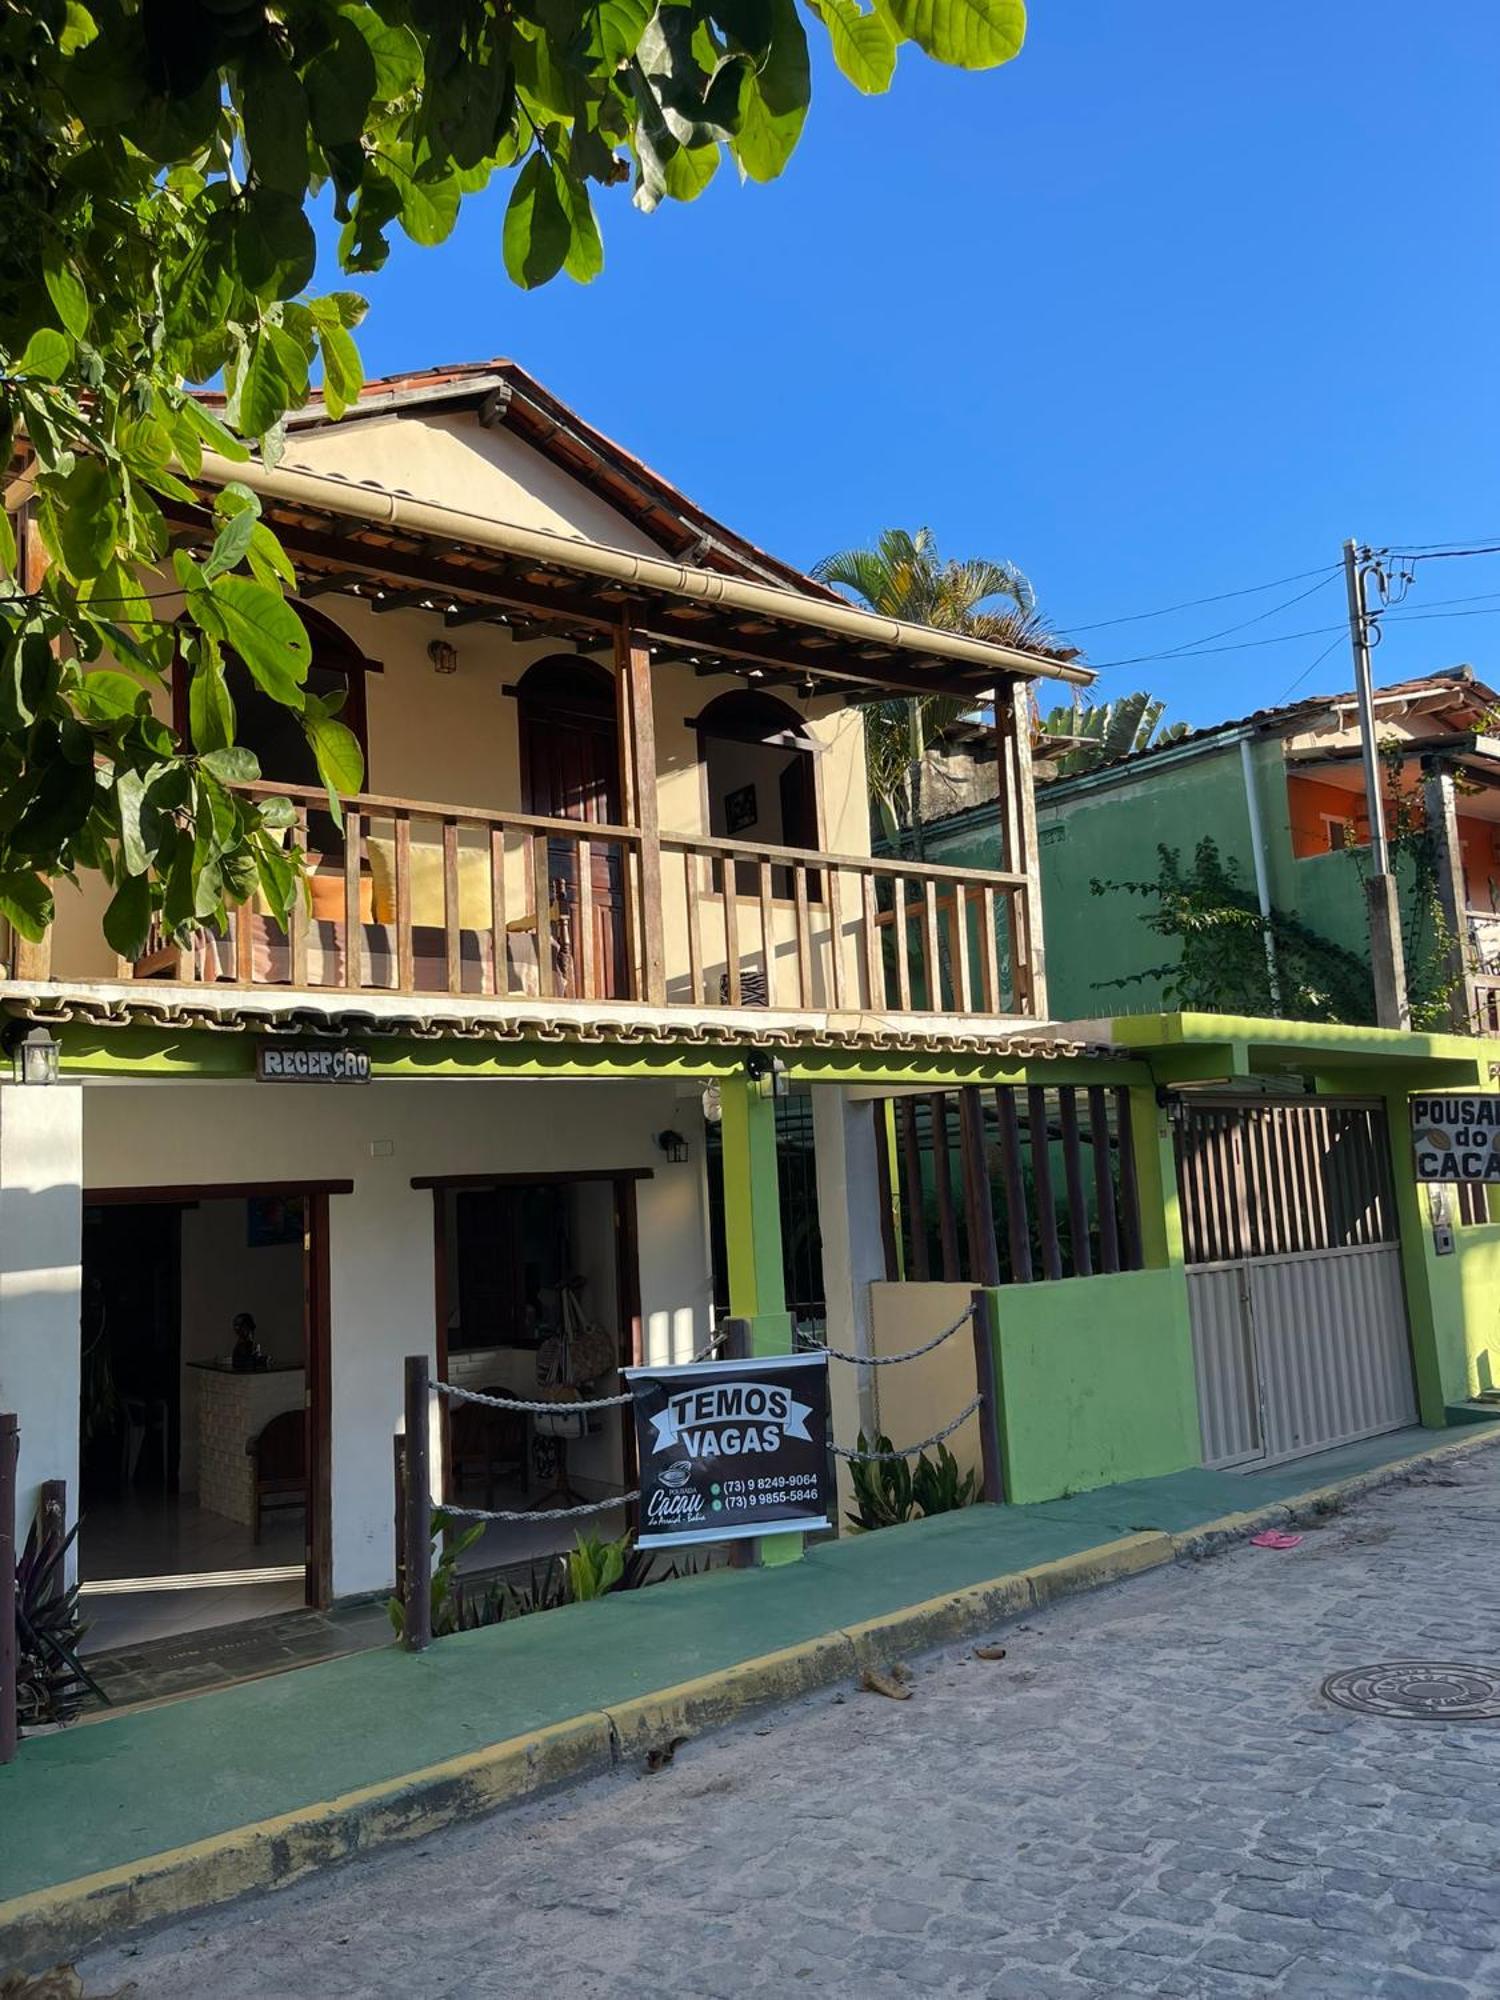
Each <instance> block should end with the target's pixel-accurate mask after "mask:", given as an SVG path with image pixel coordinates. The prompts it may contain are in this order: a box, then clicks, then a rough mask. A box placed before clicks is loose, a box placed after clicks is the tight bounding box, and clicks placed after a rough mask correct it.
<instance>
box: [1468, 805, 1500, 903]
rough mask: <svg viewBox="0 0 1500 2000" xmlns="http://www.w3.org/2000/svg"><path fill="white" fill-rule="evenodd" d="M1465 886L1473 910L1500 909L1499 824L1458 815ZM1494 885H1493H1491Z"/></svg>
mask: <svg viewBox="0 0 1500 2000" xmlns="http://www.w3.org/2000/svg"><path fill="white" fill-rule="evenodd" d="M1458 844H1459V846H1460V847H1461V848H1462V849H1463V852H1464V886H1465V890H1466V893H1467V897H1468V904H1469V908H1470V909H1471V910H1500V824H1497V823H1496V822H1495V821H1494V820H1488V819H1466V818H1465V817H1464V815H1463V814H1462V813H1460V814H1459V815H1458ZM1492 884H1493V887H1491V885H1492Z"/></svg>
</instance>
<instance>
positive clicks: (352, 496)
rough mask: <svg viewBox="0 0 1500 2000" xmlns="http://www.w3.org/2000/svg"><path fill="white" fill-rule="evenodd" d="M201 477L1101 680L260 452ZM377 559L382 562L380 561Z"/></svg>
mask: <svg viewBox="0 0 1500 2000" xmlns="http://www.w3.org/2000/svg"><path fill="white" fill-rule="evenodd" d="M202 476H203V478H205V479H207V480H210V481H211V482H212V483H213V484H214V485H216V486H227V485H228V484H229V483H230V481H231V480H235V481H237V482H238V483H239V484H240V485H242V486H248V487H249V488H250V490H251V491H252V492H253V493H257V494H259V495H260V497H261V498H262V499H264V500H270V501H273V502H276V503H278V504H280V505H282V506H290V507H311V508H317V509H320V510H322V511H323V512H325V513H330V514H342V515H344V516H345V517H346V518H348V519H351V520H357V521H368V522H371V523H372V524H375V525H377V526H380V527H384V528H395V529H405V530H406V531H407V532H408V533H411V534H414V535H434V536H437V537H438V538H440V539H441V540H444V541H448V542H461V543H467V544H469V545H470V546H472V547H474V548H477V549H482V550H487V551H490V552H492V553H494V554H495V555H501V556H510V557H520V558H522V559H523V560H526V561H530V562H544V563H559V564H561V565H562V566H564V567H565V568H567V569H571V570H576V571H578V572H579V573H581V574H583V575H586V576H592V577H597V578H598V579H599V580H600V581H601V582H608V583H615V584H624V585H626V586H630V585H634V586H636V587H637V588H639V589H642V590H658V591H664V592H666V593H667V594H668V595H670V596H673V597H683V598H687V599H689V600H691V601H695V602H697V603H701V604H721V605H723V606H724V607H725V608H726V609H727V610H730V611H740V612H744V613H745V614H746V616H748V617H752V618H777V619H784V620H786V621H787V622H788V623H790V624H795V625H807V626H810V627H812V629H813V630H815V631H818V632H829V633H834V634H837V635H839V636H841V637H846V638H849V639H851V640H858V641H859V642H860V643H862V644H864V645H867V646H891V647H900V648H903V649H905V650H907V651H911V652H920V653H925V654H927V655H928V656H929V657H931V658H934V659H941V660H953V661H955V662H957V663H958V664H960V665H962V666H966V667H984V668H986V669H987V670H988V671H989V672H991V673H995V674H1025V675H1028V676H1035V677H1037V678H1040V679H1043V680H1056V681H1067V682H1070V683H1072V684H1073V685H1075V686H1079V687H1090V686H1092V685H1093V682H1094V678H1095V676H1094V674H1093V672H1092V671H1091V670H1090V669H1089V668H1087V667H1075V666H1071V665H1068V664H1067V663H1065V662H1063V661H1059V660H1050V659H1047V658H1045V657H1044V656H1043V655H1041V654H1037V653H1023V652H1019V651H1017V650H1016V649H1015V648H1013V647H1010V646H993V645H990V644H988V643H987V642H986V641H985V640H983V639H970V638H966V637H965V636H964V635H963V634H962V633H959V632H938V631H935V630H933V628H932V627H930V626H927V625H910V624H907V623H906V622H904V621H903V620H901V619H897V618H885V617H882V616H881V615H880V614H879V613H878V612H875V611H862V610H860V609H859V607H858V606H857V605H853V604H842V603H833V602H822V601H820V600H818V599H817V598H811V597H799V596H798V595H797V594H796V592H794V591H790V590H782V589H780V588H778V587H777V586H776V585H775V584H769V583H751V582H748V581H746V580H744V579H742V578H740V577H731V576H721V575H720V574H719V573H718V572H717V571H716V570H706V569H691V568H689V567H688V566H687V565H686V564H684V563H674V562H670V561H668V560H667V559H666V558H665V557H664V556H638V555H632V554H630V553H629V552H628V551H626V550H624V549H610V548H605V547H603V546H602V545H600V544H599V543H596V542H584V541H579V540H576V539H575V538H574V537H573V536H572V535H560V534H556V533H554V532H552V531H551V530H549V529H546V528H523V527H519V526H517V525H516V524H515V523H514V522H510V521H493V520H491V519H490V518H489V517H488V516H487V515H484V514H471V513H468V512H466V511H464V510H463V509H461V508H458V507H439V506H436V505H434V504H433V503H432V502H431V501H427V500H413V499H411V498H409V497H408V496H407V495H406V494H400V493H388V492H385V491H384V490H383V489H381V488H380V487H377V486H365V485H360V484H356V483H355V482H354V481H352V480H348V479H339V478H335V477H333V476H331V475H330V474H328V473H323V472H303V471H299V470H297V469H296V468H295V467H292V466H287V465H279V466H277V467H275V468H274V469H273V468H271V467H270V466H266V465H261V464H258V463H257V462H255V461H254V460H252V461H250V462H249V463H248V464H245V465H237V464H235V462H234V460H233V459H229V458H223V457H221V456H220V455H219V454H218V453H217V452H213V451H206V452H205V453H204V454H203V470H202ZM371 554H372V558H378V551H372V552H371ZM375 566H377V567H378V561H377V562H376V565H375ZM475 589H476V591H479V592H481V593H482V591H483V583H482V580H481V579H480V578H477V577H476V579H475ZM869 677H870V679H871V680H874V681H878V680H879V669H878V667H873V666H872V667H871V668H870V671H869Z"/></svg>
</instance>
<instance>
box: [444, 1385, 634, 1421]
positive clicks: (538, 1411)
mask: <svg viewBox="0 0 1500 2000" xmlns="http://www.w3.org/2000/svg"><path fill="white" fill-rule="evenodd" d="M432 1387H433V1391H434V1393H435V1394H436V1395H439V1396H446V1397H447V1398H448V1400H449V1401H450V1402H453V1403H481V1404H483V1406H484V1408H485V1409H487V1410H524V1411H525V1412H526V1414H527V1415H528V1416H533V1417H557V1416H563V1417H571V1416H572V1415H573V1413H574V1411H575V1410H622V1409H623V1408H624V1407H625V1405H626V1404H627V1403H628V1402H630V1401H631V1400H632V1399H631V1397H630V1396H629V1395H628V1394H627V1395H624V1396H595V1397H594V1398H592V1400H591V1401H589V1402H584V1401H582V1400H579V1401H577V1402H575V1401H574V1400H573V1399H572V1398H571V1397H568V1398H567V1399H564V1398H563V1397H561V1396H555V1397H553V1399H552V1400H551V1402H538V1403H524V1402H522V1400H521V1398H520V1397H519V1396H485V1395H482V1394H481V1393H480V1391H479V1390H478V1389H460V1388H459V1387H458V1385H457V1384H456V1383H454V1382H434V1383H433V1385H432Z"/></svg>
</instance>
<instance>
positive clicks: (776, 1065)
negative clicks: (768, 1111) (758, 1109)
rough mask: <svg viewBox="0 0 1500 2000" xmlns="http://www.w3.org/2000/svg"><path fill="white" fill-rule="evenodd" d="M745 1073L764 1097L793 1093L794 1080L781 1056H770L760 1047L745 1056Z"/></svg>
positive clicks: (785, 1095) (784, 1095)
mask: <svg viewBox="0 0 1500 2000" xmlns="http://www.w3.org/2000/svg"><path fill="white" fill-rule="evenodd" d="M745 1074H746V1076H748V1077H749V1079H750V1081H751V1082H752V1083H753V1084H754V1085H755V1088H756V1090H757V1091H758V1092H759V1094H760V1095H761V1096H762V1097H788V1096H790V1095H791V1089H792V1080H791V1078H790V1077H789V1076H788V1075H787V1071H786V1064H785V1063H784V1062H783V1061H782V1060H781V1058H780V1056H768V1055H765V1054H764V1053H763V1052H762V1051H761V1050H759V1049H752V1050H751V1052H750V1054H749V1055H747V1056H746V1058H745Z"/></svg>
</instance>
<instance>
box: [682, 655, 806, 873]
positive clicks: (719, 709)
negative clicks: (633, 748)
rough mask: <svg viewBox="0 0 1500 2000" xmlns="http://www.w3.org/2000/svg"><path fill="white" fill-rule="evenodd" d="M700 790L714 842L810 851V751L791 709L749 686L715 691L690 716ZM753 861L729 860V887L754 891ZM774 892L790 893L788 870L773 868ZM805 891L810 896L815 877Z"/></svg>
mask: <svg viewBox="0 0 1500 2000" xmlns="http://www.w3.org/2000/svg"><path fill="white" fill-rule="evenodd" d="M698 740H699V745H700V754H701V756H702V760H703V769H704V776H705V782H706V786H707V791H708V830H709V832H710V833H711V834H713V835H715V836H716V837H717V838H719V839H721V840H744V841H747V842H749V843H751V844H752V845H755V844H762V845H765V846H767V847H799V848H803V849H806V850H808V851H809V852H816V850H817V849H818V847H819V846H820V845H821V842H820V839H819V828H818V782H817V756H816V752H815V748H814V745H813V742H812V739H811V738H810V737H809V736H808V734H807V729H806V725H805V724H804V723H803V720H802V717H801V716H800V715H799V714H798V713H797V711H796V709H794V708H790V707H788V705H787V704H786V703H785V702H783V701H778V700H777V699H776V697H775V696H774V695H769V694H762V693H761V692H760V691H759V690H758V689H756V688H745V689H742V690H739V691H737V692H735V693H733V694H721V695H719V696H718V697H717V698H716V699H715V700H713V701H711V702H710V703H709V704H708V706H707V707H706V708H705V709H704V710H703V712H702V714H701V715H700V716H699V717H698ZM757 874H758V867H757V864H756V863H755V862H754V861H742V862H739V863H737V864H736V876H735V886H736V888H737V889H738V890H739V891H740V893H741V894H743V895H747V896H753V895H754V894H755V893H756V886H757ZM772 881H773V883H774V888H775V893H776V894H777V895H778V896H790V895H791V893H792V887H791V871H790V869H787V868H777V869H774V870H773V871H772ZM809 889H810V892H811V893H812V894H814V896H816V894H817V889H816V878H813V877H810V878H809Z"/></svg>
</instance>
